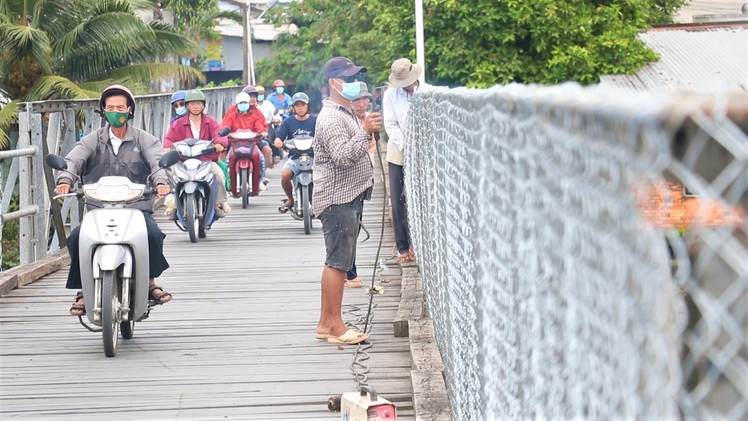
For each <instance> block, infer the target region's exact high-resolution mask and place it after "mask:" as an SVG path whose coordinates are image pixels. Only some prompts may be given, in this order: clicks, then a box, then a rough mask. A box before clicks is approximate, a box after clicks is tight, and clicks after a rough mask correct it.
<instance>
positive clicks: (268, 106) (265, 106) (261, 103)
mask: <svg viewBox="0 0 748 421" xmlns="http://www.w3.org/2000/svg"><path fill="white" fill-rule="evenodd" d="M245 89H246V88H245ZM255 89H257V108H259V109H260V111H262V115H264V116H265V124H268V125H269V124H270V121H272V119H273V114H275V105H273V103H272V102H270V101H265V88H263V87H262V86H260V85H257V86H255Z"/></svg>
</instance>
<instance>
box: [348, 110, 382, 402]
mask: <svg viewBox="0 0 748 421" xmlns="http://www.w3.org/2000/svg"><path fill="white" fill-rule="evenodd" d="M378 108H379V107H376V106H375V108H374V111H379V109H378ZM379 138H380V137H379V132H375V133H374V145H375V147H376V155H377V162H379V168H380V169H381V170H382V187H383V192H384V194H383V196H382V219H381V221H380V230H379V244H378V245H377V253H376V255H375V257H374V270H373V271H372V273H371V286H370V288H369V291H368V294H369V305H368V309H367V311H366V315H365V316H364V317H362V318H361V317H359V322H363V323H364V327H363V330H359V331H361V332H363V333H369V331H370V330H371V321H372V318H373V310H374V308H375V307H376V305H375V304H374V295H375V294H378V293H379V291H378V290H377V289H376V288H375V284H374V282H375V280H376V278H377V276H378V275H379V274H380V273H381V271H382V270H385V269H387V266H386V265H385V262H384V261H380V260H379V256H380V254H381V251H382V244H383V242H384V223H385V212H386V210H387V181H386V179H385V171H384V162H383V161H382V150H381V148H380V145H379ZM361 224H362V227H363V223H361ZM364 230H365V229H364ZM365 231H366V230H365ZM366 232H367V234H368V231H366ZM367 239H368V238H367ZM359 309H360V308H359ZM365 342H366V343H364V342H362V343H359V344H358V346H357V348H356V351H355V352H354V354H353V362H352V363H351V371H352V372H353V376H354V378H355V381H356V386H357V388H359V389H360V387H361V385H362V384H365V383H366V381H367V378H368V377H367V374H368V373H369V367H368V366H367V365H366V364H364V363H363V362H364V361H367V360H368V359H369V352H368V351H369V349H371V348H372V347H373V346H374V345H373V344H372V343H371V342H368V341H365Z"/></svg>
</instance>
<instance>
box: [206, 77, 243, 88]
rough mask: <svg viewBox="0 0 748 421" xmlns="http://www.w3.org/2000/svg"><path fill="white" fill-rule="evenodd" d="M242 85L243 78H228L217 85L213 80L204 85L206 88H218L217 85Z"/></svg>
mask: <svg viewBox="0 0 748 421" xmlns="http://www.w3.org/2000/svg"><path fill="white" fill-rule="evenodd" d="M240 85H242V80H241V79H232V80H227V81H225V82H221V83H219V84H218V85H216V83H215V82H214V81H212V80H211V81H210V82H208V83H207V84H206V85H205V86H204V87H205V88H217V87H224V86H240Z"/></svg>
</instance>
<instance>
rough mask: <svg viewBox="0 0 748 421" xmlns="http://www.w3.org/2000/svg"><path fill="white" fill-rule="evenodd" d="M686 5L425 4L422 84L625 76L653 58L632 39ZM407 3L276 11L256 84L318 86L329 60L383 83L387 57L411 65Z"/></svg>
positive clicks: (351, 1)
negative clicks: (292, 29)
mask: <svg viewBox="0 0 748 421" xmlns="http://www.w3.org/2000/svg"><path fill="white" fill-rule="evenodd" d="M684 2H685V0H533V1H531V2H528V1H522V0H473V1H457V0H424V2H423V7H424V27H425V28H424V34H425V54H426V60H425V61H426V63H425V65H426V68H427V80H428V81H429V82H434V83H438V84H442V85H451V86H457V85H460V86H472V87H487V86H492V85H495V84H506V83H510V82H521V83H544V84H553V83H560V82H564V81H568V80H574V81H578V82H580V83H583V84H589V83H595V82H597V81H598V80H599V75H603V74H621V73H626V74H630V73H633V72H635V71H636V70H638V69H639V68H641V66H643V65H644V64H646V63H648V62H650V61H652V60H655V59H657V55H656V54H655V53H654V52H653V51H651V50H649V49H648V48H647V47H646V45H645V44H644V43H643V42H642V41H641V40H639V39H638V38H637V34H638V33H640V32H641V31H642V30H645V29H646V28H648V27H649V26H651V25H653V24H659V23H669V22H672V15H673V13H674V12H675V11H676V10H677V9H678V8H679V7H680V6H682V5H683V4H684ZM414 14H415V13H414V2H413V1H403V0H366V1H363V0H305V1H303V2H297V3H292V4H291V5H289V6H288V7H275V8H273V9H271V10H270V12H268V14H267V16H268V18H269V19H270V21H271V22H272V23H274V24H275V25H281V24H284V23H293V24H295V25H296V26H297V27H298V28H299V31H298V34H297V35H291V34H284V35H282V36H281V37H280V38H279V39H278V42H276V43H275V44H274V46H273V48H274V49H275V54H274V55H273V56H272V57H269V58H267V59H265V60H264V61H262V62H260V63H259V64H258V73H259V74H260V76H261V79H262V80H270V79H272V78H273V77H275V76H274V75H284V76H285V77H287V78H289V79H294V80H296V81H297V83H298V84H300V85H302V86H320V85H321V84H322V83H323V82H322V66H323V65H324V63H325V61H326V60H327V59H329V58H331V57H334V56H337V55H343V56H347V57H349V58H351V59H352V60H353V61H355V62H356V63H357V64H362V65H365V66H367V67H368V68H369V76H370V77H371V78H372V80H373V82H374V83H377V84H378V83H381V82H384V81H385V80H386V77H387V75H388V74H389V67H390V64H391V63H392V61H393V60H395V59H397V58H400V57H408V58H410V59H411V60H413V61H415V17H414Z"/></svg>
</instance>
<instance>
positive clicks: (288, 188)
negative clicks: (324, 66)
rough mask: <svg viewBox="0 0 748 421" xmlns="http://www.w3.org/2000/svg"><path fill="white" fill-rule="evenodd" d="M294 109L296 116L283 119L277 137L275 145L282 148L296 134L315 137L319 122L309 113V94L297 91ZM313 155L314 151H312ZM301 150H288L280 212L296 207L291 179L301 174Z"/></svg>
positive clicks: (282, 177)
mask: <svg viewBox="0 0 748 421" xmlns="http://www.w3.org/2000/svg"><path fill="white" fill-rule="evenodd" d="M291 104H292V109H293V111H294V116H293V117H292V118H287V119H285V120H283V123H282V124H281V126H280V128H279V129H278V135H277V137H276V138H275V147H277V148H279V149H280V148H282V147H283V141H285V140H288V139H293V138H295V137H296V136H312V137H314V126H315V125H316V124H317V116H316V115H311V114H309V96H308V95H307V94H305V93H304V92H297V93H296V94H294V96H293V98H292V102H291ZM310 154H312V155H313V152H311V151H310ZM298 155H299V152H298V151H296V150H294V149H291V150H289V151H288V159H286V163H285V164H284V165H283V170H282V171H281V187H283V192H284V193H286V200H285V202H284V203H283V205H281V206H280V207H279V208H278V212H280V213H286V212H288V211H289V209H291V208H293V207H294V200H293V185H292V183H291V179H292V178H293V177H295V176H296V175H297V174H299V163H298V162H297V161H296V158H297V157H298Z"/></svg>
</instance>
